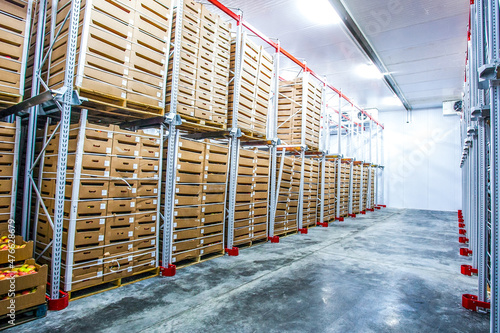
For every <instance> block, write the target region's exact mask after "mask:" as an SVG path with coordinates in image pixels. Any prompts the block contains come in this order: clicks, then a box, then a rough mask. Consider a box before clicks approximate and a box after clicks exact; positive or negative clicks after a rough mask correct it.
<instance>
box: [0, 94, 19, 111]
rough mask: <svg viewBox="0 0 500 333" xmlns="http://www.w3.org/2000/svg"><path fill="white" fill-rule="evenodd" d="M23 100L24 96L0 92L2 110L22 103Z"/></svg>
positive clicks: (0, 108)
mask: <svg viewBox="0 0 500 333" xmlns="http://www.w3.org/2000/svg"><path fill="white" fill-rule="evenodd" d="M22 100H23V97H22V96H19V95H15V94H9V93H4V92H0V110H3V109H6V108H8V107H11V106H12V105H16V104H18V103H21V101H22Z"/></svg>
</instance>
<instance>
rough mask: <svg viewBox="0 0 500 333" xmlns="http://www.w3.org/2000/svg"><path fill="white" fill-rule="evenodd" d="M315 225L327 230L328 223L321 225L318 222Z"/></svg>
mask: <svg viewBox="0 0 500 333" xmlns="http://www.w3.org/2000/svg"><path fill="white" fill-rule="evenodd" d="M316 225H317V226H318V227H323V228H328V222H323V223H321V222H318V223H316Z"/></svg>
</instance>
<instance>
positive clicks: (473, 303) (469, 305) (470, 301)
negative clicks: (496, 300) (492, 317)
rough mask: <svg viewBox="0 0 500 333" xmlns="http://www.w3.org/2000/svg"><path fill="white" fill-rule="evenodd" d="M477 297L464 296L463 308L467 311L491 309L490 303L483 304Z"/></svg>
mask: <svg viewBox="0 0 500 333" xmlns="http://www.w3.org/2000/svg"><path fill="white" fill-rule="evenodd" d="M477 298H478V297H477V296H476V295H470V294H463V295H462V306H463V307H464V308H466V309H467V310H471V311H477V310H478V309H479V308H481V309H489V308H490V303H489V302H481V301H478V300H477Z"/></svg>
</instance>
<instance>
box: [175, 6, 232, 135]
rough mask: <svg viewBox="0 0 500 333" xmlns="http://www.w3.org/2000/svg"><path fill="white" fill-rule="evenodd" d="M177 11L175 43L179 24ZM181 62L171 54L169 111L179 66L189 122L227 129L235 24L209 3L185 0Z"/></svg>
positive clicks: (183, 111) (182, 108)
mask: <svg viewBox="0 0 500 333" xmlns="http://www.w3.org/2000/svg"><path fill="white" fill-rule="evenodd" d="M178 12H179V9H177V10H176V11H175V15H174V19H173V28H172V42H174V41H175V31H176V29H177V27H176V26H175V24H176V17H177V13H178ZM182 12H183V16H182V27H180V28H181V29H182V37H181V41H180V47H181V49H180V55H181V56H180V62H179V64H174V63H173V55H172V56H171V57H170V61H169V68H168V83H167V100H166V101H167V112H169V111H170V99H171V93H172V80H174V77H173V75H172V74H173V67H174V66H179V77H178V78H177V83H178V90H177V102H178V105H177V110H176V112H177V113H178V114H180V115H181V117H182V118H183V119H184V121H185V123H187V124H191V125H194V126H196V127H199V126H200V125H201V126H203V127H204V128H205V129H207V128H217V129H226V123H227V108H228V84H229V63H230V50H231V32H230V30H231V26H230V25H229V24H228V23H226V22H225V21H224V20H222V18H220V17H219V16H218V15H216V14H213V13H212V12H210V11H209V10H208V9H207V8H206V7H205V6H203V5H201V4H199V3H196V2H194V1H184V6H183V10H182Z"/></svg>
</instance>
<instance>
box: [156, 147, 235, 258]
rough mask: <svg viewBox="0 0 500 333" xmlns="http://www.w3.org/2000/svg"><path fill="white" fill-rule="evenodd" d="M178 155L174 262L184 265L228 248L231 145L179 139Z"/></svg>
mask: <svg viewBox="0 0 500 333" xmlns="http://www.w3.org/2000/svg"><path fill="white" fill-rule="evenodd" d="M166 153H167V149H164V157H166ZM176 158H177V162H176V165H177V170H176V175H175V177H176V186H175V196H174V220H173V231H174V232H173V235H172V242H173V243H172V244H173V245H172V262H173V263H176V264H179V263H180V264H181V265H182V263H193V262H200V261H201V260H203V259H205V258H207V256H208V255H213V254H222V253H223V251H224V245H223V242H224V216H225V214H224V208H225V206H224V202H225V199H226V197H225V193H226V179H227V167H228V165H227V163H228V147H227V145H223V144H220V143H211V142H199V141H192V140H187V139H179V150H178V153H177V157H176ZM164 162H166V158H165V159H164ZM164 191H165V189H164V187H163V193H162V197H163V199H162V202H164V200H165V199H164V198H165V193H164Z"/></svg>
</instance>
